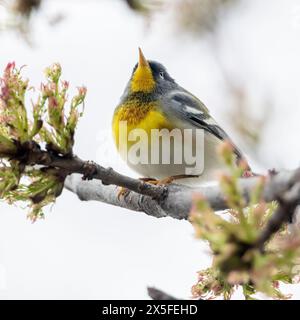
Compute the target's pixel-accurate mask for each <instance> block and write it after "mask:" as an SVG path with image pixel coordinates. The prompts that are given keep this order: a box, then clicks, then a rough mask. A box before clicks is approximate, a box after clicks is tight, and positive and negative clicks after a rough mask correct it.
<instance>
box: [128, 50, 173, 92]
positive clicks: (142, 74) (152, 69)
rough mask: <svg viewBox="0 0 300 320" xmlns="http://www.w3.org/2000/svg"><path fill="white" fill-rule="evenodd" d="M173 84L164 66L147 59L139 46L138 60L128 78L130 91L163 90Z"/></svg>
mask: <svg viewBox="0 0 300 320" xmlns="http://www.w3.org/2000/svg"><path fill="white" fill-rule="evenodd" d="M174 84H175V81H174V79H172V78H171V77H170V75H169V74H168V72H167V70H166V68H165V67H164V66H163V65H162V64H161V63H159V62H155V61H148V60H147V59H146V58H145V56H144V54H143V52H142V50H141V49H140V48H139V62H138V63H137V64H136V65H135V67H134V69H133V72H132V76H131V79H130V89H131V92H143V93H152V92H154V91H155V90H156V91H160V92H163V91H164V89H168V88H170V87H172V86H173V85H174Z"/></svg>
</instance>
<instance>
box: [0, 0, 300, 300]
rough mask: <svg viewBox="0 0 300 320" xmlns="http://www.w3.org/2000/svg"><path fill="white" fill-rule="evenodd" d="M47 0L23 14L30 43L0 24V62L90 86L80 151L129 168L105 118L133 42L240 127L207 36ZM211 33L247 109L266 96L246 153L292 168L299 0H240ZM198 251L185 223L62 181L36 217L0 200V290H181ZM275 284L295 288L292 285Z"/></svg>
mask: <svg viewBox="0 0 300 320" xmlns="http://www.w3.org/2000/svg"><path fill="white" fill-rule="evenodd" d="M45 2H46V3H45V5H44V7H43V9H42V11H41V12H40V15H39V16H38V17H37V19H35V20H34V23H33V34H32V38H33V41H34V43H35V46H34V47H33V48H30V47H29V46H28V45H27V44H26V43H25V42H24V41H23V40H22V39H21V37H20V36H17V35H15V34H14V33H10V32H9V33H0V68H1V69H3V68H4V67H5V65H6V63H7V62H8V61H13V60H15V61H16V62H17V65H19V66H20V65H24V64H26V65H27V68H26V69H25V70H24V72H25V74H26V76H27V77H29V79H30V80H31V84H33V85H38V84H39V83H40V81H41V80H43V72H42V71H43V70H44V68H45V67H46V66H48V65H49V64H51V63H52V62H56V61H58V62H60V63H61V65H62V67H63V78H64V79H66V80H70V86H71V87H72V88H75V87H76V86H77V85H81V84H84V85H86V86H87V87H88V96H87V100H86V110H85V114H84V117H83V118H82V119H81V121H80V125H79V128H78V131H77V134H76V147H75V152H76V153H77V154H78V155H80V157H82V158H85V159H93V160H96V161H97V162H99V163H101V164H104V165H110V166H113V167H114V168H116V169H118V170H120V171H122V172H124V173H128V174H131V175H134V174H133V173H132V172H130V171H129V169H127V168H126V166H124V165H123V164H122V163H121V162H118V161H117V156H116V152H115V149H114V146H113V145H112V142H111V137H110V134H111V133H110V124H111V118H112V113H113V110H114V107H115V105H116V104H117V103H118V100H119V97H120V96H121V94H122V92H123V90H124V87H125V84H126V82H127V81H128V79H129V76H130V73H131V70H132V68H133V66H134V64H135V63H136V61H137V47H138V46H141V47H142V48H143V51H144V53H145V55H146V57H148V58H149V59H153V60H157V61H160V62H162V63H163V64H164V65H165V66H166V67H167V68H168V70H169V72H170V74H171V75H172V76H173V77H174V78H175V79H176V80H177V82H178V83H179V84H181V85H182V86H183V87H185V88H186V89H188V90H189V91H191V92H193V93H194V94H195V95H197V96H198V97H199V98H200V99H201V100H203V102H204V103H205V104H206V105H207V106H208V107H209V108H210V110H211V113H212V114H213V115H214V117H215V118H216V119H217V120H218V121H219V123H221V125H222V126H223V127H224V128H225V129H226V130H227V131H228V132H229V133H231V135H232V136H233V138H238V137H237V136H236V135H235V132H233V130H232V128H231V125H230V119H228V116H227V115H228V112H229V109H228V108H229V104H230V101H229V100H228V99H229V97H228V95H227V94H226V90H225V87H224V83H223V79H222V76H221V74H220V73H219V71H218V68H217V65H216V63H215V60H214V57H213V55H212V53H211V51H210V47H209V46H208V45H207V44H206V43H205V42H201V40H195V38H192V37H189V36H183V35H179V34H176V33H175V31H174V28H173V27H172V24H171V23H170V17H169V14H168V13H166V14H165V16H164V15H161V16H159V17H157V18H156V19H155V20H154V21H153V23H152V25H151V26H150V28H147V26H146V24H145V20H143V18H141V17H140V16H138V15H136V14H134V13H132V12H131V11H129V10H127V7H126V6H125V5H124V4H123V3H122V2H120V1H117V0H103V1H100V0H99V1H74V0H72V1H68V0H64V1H55V0H48V1H45ZM57 12H62V13H64V15H65V19H64V20H63V21H62V22H61V23H60V24H58V25H57V26H54V27H50V26H49V25H47V23H46V22H45V17H46V18H47V17H51V15H52V14H55V13H57ZM0 13H1V12H0ZM219 34H220V43H221V58H222V60H223V63H224V65H225V66H226V67H227V68H228V70H230V73H231V74H233V75H234V76H235V78H236V79H237V81H242V82H243V83H244V85H245V86H246V88H247V89H248V90H249V92H250V93H251V99H253V103H252V104H251V107H252V108H253V110H252V111H251V112H253V114H254V115H259V114H260V113H261V111H262V110H260V107H261V101H262V100H263V99H264V98H265V96H267V98H270V99H271V100H272V102H273V104H274V108H273V109H272V110H273V111H272V115H271V119H270V122H269V124H268V125H267V127H266V130H265V133H264V135H263V142H262V146H261V148H260V149H259V150H258V152H257V153H256V154H251V151H249V156H250V159H252V160H253V162H255V163H256V164H257V166H258V167H260V168H272V167H276V168H281V167H285V168H294V167H295V166H297V165H299V159H300V143H299V131H300V130H299V115H300V112H299V105H300V90H299V86H300V81H299V75H300V64H299V57H300V42H299V37H300V3H299V1H297V0H288V1H284V0H265V1H259V0H252V1H244V4H243V5H239V6H237V7H236V9H235V10H233V11H232V12H231V13H230V14H229V15H227V16H226V17H224V20H223V22H222V24H221V27H220V32H219ZM256 106H257V107H256ZM257 159H263V161H261V162H259V161H258V160H257ZM207 252H208V251H207V247H206V246H205V244H203V243H201V242H200V241H198V240H195V239H194V237H193V228H192V226H191V225H190V224H189V223H188V222H185V221H176V220H173V219H169V218H165V219H155V218H152V217H148V216H146V215H145V214H142V213H134V212H129V211H126V210H124V209H121V208H116V207H112V206H108V205H105V204H102V203H96V202H81V201H79V200H78V199H77V198H76V197H75V195H73V194H71V193H69V192H68V191H64V193H63V195H62V196H61V197H60V198H59V199H58V201H57V203H56V204H55V205H54V206H53V207H52V209H50V210H46V219H45V220H41V221H38V222H37V223H35V224H31V223H30V222H29V221H28V220H26V213H25V211H24V210H22V209H20V208H16V207H10V206H8V205H6V204H4V203H1V204H0V298H2V299H7V298H16V299H21V298H22V299H33V298H35V299H65V298H67V299H77V298H78V299H143V298H148V296H147V293H146V287H147V286H148V285H151V286H156V287H158V288H160V289H163V290H165V291H166V292H169V293H172V294H173V295H175V296H178V297H188V296H189V295H190V287H191V286H192V285H193V284H194V283H195V281H196V271H197V270H200V269H203V268H205V267H208V266H209V263H210V259H209V255H208V254H207ZM285 292H287V293H289V292H293V293H295V295H294V298H299V297H300V287H299V286H297V285H296V286H293V287H288V288H287V289H286V290H285ZM237 298H239V295H237Z"/></svg>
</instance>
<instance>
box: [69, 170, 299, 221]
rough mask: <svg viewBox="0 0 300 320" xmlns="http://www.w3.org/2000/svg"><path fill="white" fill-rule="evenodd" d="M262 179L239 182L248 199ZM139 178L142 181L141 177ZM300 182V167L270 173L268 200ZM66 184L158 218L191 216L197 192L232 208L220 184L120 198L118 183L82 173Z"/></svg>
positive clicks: (93, 197) (174, 187) (85, 194)
mask: <svg viewBox="0 0 300 320" xmlns="http://www.w3.org/2000/svg"><path fill="white" fill-rule="evenodd" d="M259 179H261V176H256V177H251V178H241V179H240V182H239V184H240V188H241V189H242V190H243V195H244V198H245V200H246V203H248V201H249V198H250V193H251V191H252V189H253V188H254V186H255V185H256V184H257V183H258V181H259ZM137 181H138V182H139V183H141V182H140V181H139V180H137ZM106 182H108V181H106ZM114 182H116V181H114ZM298 183H300V168H299V169H296V170H293V171H282V172H279V173H277V174H275V175H270V176H268V177H266V182H265V186H264V190H263V199H264V200H265V201H267V202H270V201H273V200H278V199H280V197H281V196H282V195H283V194H285V193H286V192H288V191H289V190H291V189H292V187H293V186H295V185H297V184H298ZM116 184H117V183H116ZM123 186H124V184H123ZM65 187H66V188H67V189H68V190H70V191H72V192H74V193H75V194H77V196H78V197H79V199H81V200H84V201H89V200H95V201H100V202H105V203H109V204H111V205H115V206H120V207H123V208H127V209H129V210H133V211H138V212H145V213H146V214H148V215H151V216H154V217H157V218H161V217H166V216H169V217H172V218H175V219H188V216H189V212H190V210H191V207H192V203H193V197H194V195H195V194H201V195H203V196H204V197H205V198H206V199H207V201H208V202H209V203H210V205H211V207H212V208H213V209H214V210H224V209H227V208H228V206H227V203H226V199H225V198H224V196H223V192H222V190H221V189H220V187H219V185H217V184H215V185H210V186H197V187H188V186H183V185H179V184H171V185H169V186H168V188H167V192H166V194H165V195H164V197H158V199H157V198H155V197H152V196H148V195H145V194H140V193H137V192H132V191H131V192H128V193H127V194H126V195H125V197H121V198H120V199H119V198H118V188H117V187H116V186H115V185H104V184H103V183H102V182H101V181H96V180H93V181H82V179H81V177H80V176H79V175H71V176H70V177H68V178H67V179H66V182H65ZM153 187H155V186H153ZM296 198H297V196H296ZM299 198H300V197H298V200H299Z"/></svg>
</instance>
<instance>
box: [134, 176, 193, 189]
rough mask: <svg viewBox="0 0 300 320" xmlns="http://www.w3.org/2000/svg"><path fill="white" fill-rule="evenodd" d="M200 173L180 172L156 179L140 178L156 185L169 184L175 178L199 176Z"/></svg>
mask: <svg viewBox="0 0 300 320" xmlns="http://www.w3.org/2000/svg"><path fill="white" fill-rule="evenodd" d="M198 177H199V175H194V174H178V175H175V176H170V177H166V178H164V179H154V178H140V180H142V181H144V182H146V183H151V184H155V185H160V186H161V185H167V184H170V183H172V182H174V181H175V180H180V179H186V178H198Z"/></svg>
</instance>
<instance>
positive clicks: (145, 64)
mask: <svg viewBox="0 0 300 320" xmlns="http://www.w3.org/2000/svg"><path fill="white" fill-rule="evenodd" d="M139 67H149V63H148V61H147V59H146V58H145V56H144V54H143V51H142V49H141V48H139Z"/></svg>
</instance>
